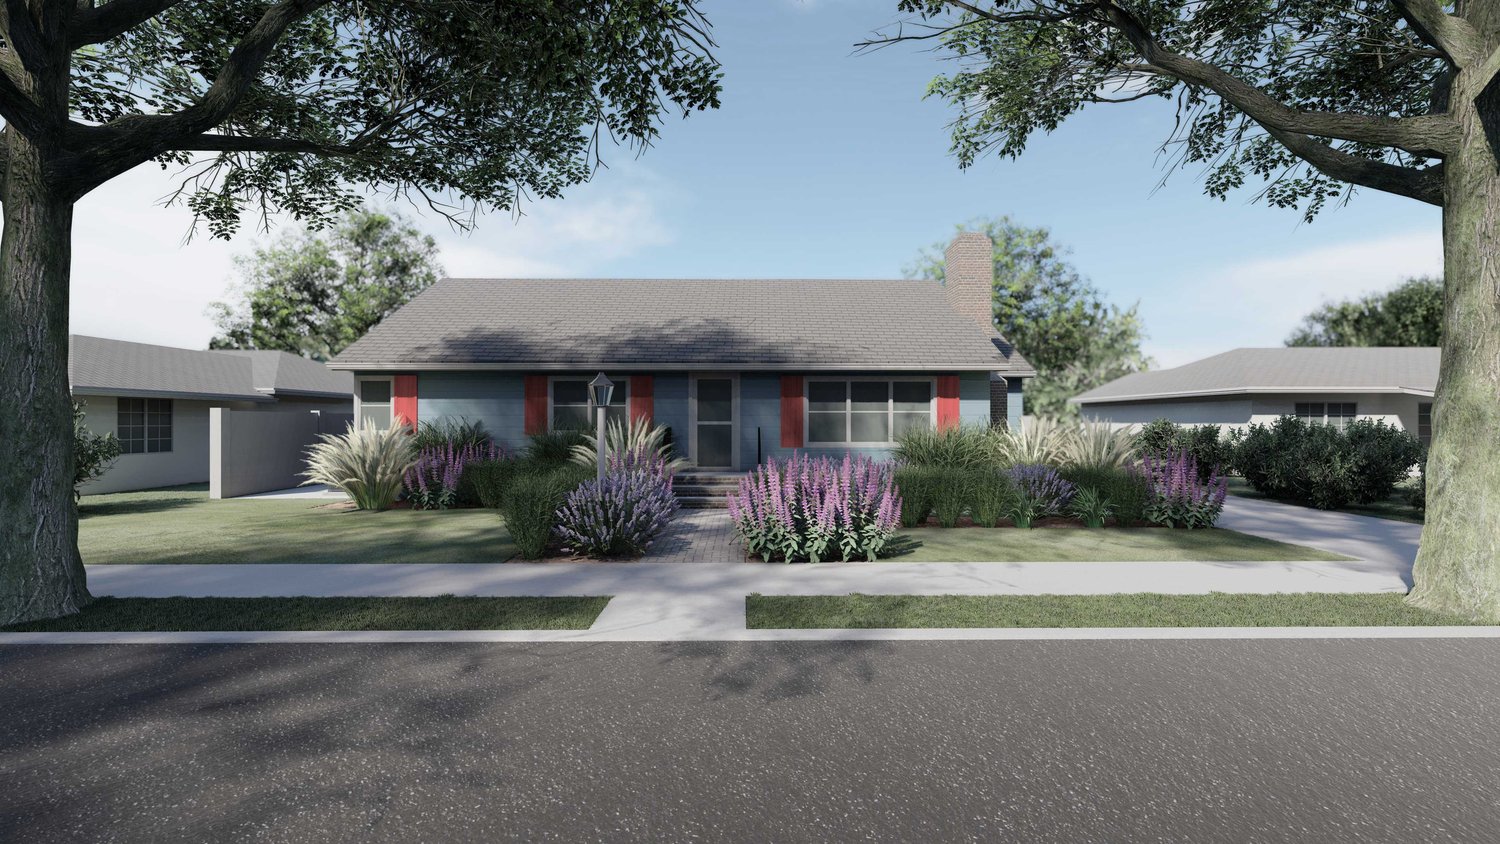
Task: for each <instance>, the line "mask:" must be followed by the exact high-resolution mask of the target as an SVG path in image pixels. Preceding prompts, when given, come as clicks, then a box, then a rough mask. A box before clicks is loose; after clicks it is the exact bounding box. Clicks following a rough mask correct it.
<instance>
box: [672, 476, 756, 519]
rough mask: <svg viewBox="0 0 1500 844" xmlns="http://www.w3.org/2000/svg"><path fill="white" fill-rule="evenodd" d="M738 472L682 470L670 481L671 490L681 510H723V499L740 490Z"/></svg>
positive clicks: (724, 504)
mask: <svg viewBox="0 0 1500 844" xmlns="http://www.w3.org/2000/svg"><path fill="white" fill-rule="evenodd" d="M743 477H744V475H743V474H742V473H740V472H725V471H717V472H716V471H709V470H704V469H683V470H682V471H680V472H678V473H677V476H676V477H675V478H673V479H672V489H673V491H674V492H676V493H677V500H678V501H679V502H681V503H682V506H683V508H685V509H689V510H723V509H725V508H726V507H728V505H727V504H726V503H725V501H724V497H725V496H726V495H728V494H729V493H731V492H734V491H735V490H737V489H739V488H740V478H743Z"/></svg>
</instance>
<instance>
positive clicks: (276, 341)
mask: <svg viewBox="0 0 1500 844" xmlns="http://www.w3.org/2000/svg"><path fill="white" fill-rule="evenodd" d="M235 265H236V267H237V268H238V270H239V274H240V283H239V285H238V297H237V299H236V300H235V301H234V302H232V303H229V302H215V303H214V304H213V305H212V306H211V311H212V312H213V314H214V319H215V322H216V323H217V324H218V328H219V333H218V334H217V335H216V336H215V337H214V338H213V340H212V341H211V342H210V343H209V346H210V347H211V348H215V349H277V350H280V351H284V352H292V353H293V354H299V355H303V356H305V357H310V358H315V359H317V360H327V359H328V358H330V357H333V356H334V355H336V354H338V353H339V352H340V351H342V350H343V348H344V347H345V346H347V345H349V344H350V343H352V342H354V341H355V340H358V339H359V338H360V337H362V336H364V334H365V332H367V331H369V330H370V329H371V328H373V327H375V325H376V324H377V323H379V322H380V321H381V320H382V319H384V318H385V317H386V316H387V315H389V314H390V313H391V312H392V311H394V310H395V309H396V308H399V307H400V306H402V305H404V304H406V303H407V302H408V301H410V300H411V297H413V296H415V295H416V294H418V293H420V292H421V291H422V290H424V289H425V288H427V287H428V286H429V285H431V284H432V283H433V282H435V281H437V280H438V278H439V277H440V276H441V275H442V272H443V270H442V267H441V266H439V264H438V260H437V241H435V240H433V239H432V237H431V236H429V235H425V234H423V233H422V232H420V231H418V230H417V228H416V227H415V226H413V225H412V224H411V223H409V222H407V221H406V219H404V218H403V217H401V216H400V215H399V214H394V213H384V212H380V211H374V210H370V209H367V208H358V209H354V210H352V211H349V212H347V213H346V214H344V216H343V217H342V218H341V219H340V220H338V222H337V223H336V224H335V225H334V226H333V227H332V228H331V229H330V230H328V231H327V232H310V231H307V230H306V229H294V230H291V231H288V232H285V233H283V234H282V235H281V236H280V237H279V238H278V239H276V240H275V241H273V242H272V243H269V244H266V245H263V246H258V247H256V248H255V249H254V250H253V251H252V252H251V253H250V254H248V255H241V256H237V257H236V258H235Z"/></svg>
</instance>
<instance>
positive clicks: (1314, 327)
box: [1286, 277, 1443, 346]
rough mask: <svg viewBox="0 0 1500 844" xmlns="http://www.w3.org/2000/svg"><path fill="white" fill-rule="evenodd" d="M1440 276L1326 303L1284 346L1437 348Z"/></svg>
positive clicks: (1440, 332) (1440, 321) (1440, 323)
mask: <svg viewBox="0 0 1500 844" xmlns="http://www.w3.org/2000/svg"><path fill="white" fill-rule="evenodd" d="M1442 342H1443V280H1442V279H1440V278H1426V277H1423V278H1410V279H1407V280H1406V281H1404V282H1402V283H1401V284H1400V285H1398V286H1397V287H1395V288H1394V289H1392V290H1388V291H1386V292H1384V293H1371V294H1369V295H1368V296H1362V297H1360V298H1358V299H1345V300H1344V301H1342V302H1330V303H1328V304H1326V305H1323V306H1322V307H1320V308H1318V309H1317V310H1315V311H1313V312H1312V313H1310V314H1308V315H1307V316H1306V317H1304V318H1303V320H1302V324H1301V325H1299V326H1298V327H1297V329H1296V330H1295V331H1293V332H1292V335H1291V336H1290V337H1288V338H1287V341H1286V344H1287V345H1288V346H1438V345H1441V344H1442Z"/></svg>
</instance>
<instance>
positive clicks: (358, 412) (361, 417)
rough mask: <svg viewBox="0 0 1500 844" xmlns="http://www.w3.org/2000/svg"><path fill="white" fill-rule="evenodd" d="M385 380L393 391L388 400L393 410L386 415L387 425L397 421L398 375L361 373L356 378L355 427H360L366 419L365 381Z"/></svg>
mask: <svg viewBox="0 0 1500 844" xmlns="http://www.w3.org/2000/svg"><path fill="white" fill-rule="evenodd" d="M367 381H384V382H385V383H386V385H387V386H388V387H389V388H390V391H391V400H390V401H389V402H386V404H389V405H390V406H391V412H390V413H389V414H387V415H386V419H385V426H384V427H386V428H389V427H391V426H392V425H394V424H395V423H396V376H394V375H368V376H366V375H361V376H360V377H358V378H356V379H354V427H356V428H358V427H359V426H360V425H361V424H363V423H364V421H365V407H364V405H365V400H364V395H365V382H367Z"/></svg>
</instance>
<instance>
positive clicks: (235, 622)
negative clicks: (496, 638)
mask: <svg viewBox="0 0 1500 844" xmlns="http://www.w3.org/2000/svg"><path fill="white" fill-rule="evenodd" d="M607 603H609V599H608V598H456V597H453V596H451V595H446V596H443V597H440V598H100V599H98V600H96V601H94V603H92V604H90V605H89V606H88V607H86V608H85V609H84V610H83V612H81V613H78V614H77V615H71V616H67V617H65V618H57V619H52V620H49V621H34V622H30V623H27V624H16V625H12V626H10V627H5V628H0V629H3V630H5V631H7V632H13V633H14V632H49V633H51V632H106V631H107V632H138V633H156V632H169V631H202V632H208V631H213V632H218V631H225V630H586V629H588V627H589V626H590V625H592V624H593V623H594V619H596V618H598V617H599V613H600V612H602V611H603V610H604V605H605V604H607Z"/></svg>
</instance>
